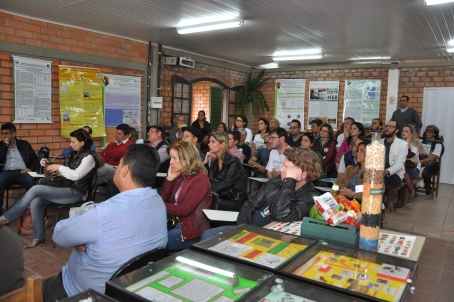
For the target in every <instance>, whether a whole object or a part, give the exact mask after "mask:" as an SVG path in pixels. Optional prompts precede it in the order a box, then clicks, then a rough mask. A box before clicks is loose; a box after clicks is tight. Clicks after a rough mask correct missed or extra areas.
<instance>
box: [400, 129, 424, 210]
mask: <svg viewBox="0 0 454 302" xmlns="http://www.w3.org/2000/svg"><path fill="white" fill-rule="evenodd" d="M401 136H402V139H403V140H405V141H407V143H408V154H407V160H406V161H405V174H404V181H405V184H406V186H407V188H408V191H409V192H410V197H413V198H415V197H416V196H418V194H417V193H416V190H415V188H414V187H413V183H412V180H413V179H416V178H418V177H419V172H420V171H421V163H420V162H419V154H422V153H424V148H423V146H422V144H421V142H420V141H419V139H418V134H417V133H416V129H415V128H414V127H413V126H412V125H410V124H407V125H405V126H403V128H402V134H401ZM402 201H403V200H402ZM401 203H402V202H401ZM402 206H403V203H402V204H398V205H397V206H395V207H397V208H401V207H402Z"/></svg>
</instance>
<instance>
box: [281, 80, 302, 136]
mask: <svg viewBox="0 0 454 302" xmlns="http://www.w3.org/2000/svg"><path fill="white" fill-rule="evenodd" d="M274 84H275V90H274V91H275V93H274V99H275V106H274V107H275V111H274V112H275V115H274V117H275V118H277V119H278V120H279V121H280V122H281V127H282V128H284V129H286V130H289V126H290V122H291V121H292V120H293V119H297V120H299V121H300V122H301V125H304V93H305V89H306V79H277V80H276V81H275V82H274Z"/></svg>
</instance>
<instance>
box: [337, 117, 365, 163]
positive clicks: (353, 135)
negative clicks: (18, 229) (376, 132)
mask: <svg viewBox="0 0 454 302" xmlns="http://www.w3.org/2000/svg"><path fill="white" fill-rule="evenodd" d="M349 132H350V135H349V137H347V138H346V139H345V140H344V142H343V143H342V145H341V146H340V148H339V150H338V151H337V154H336V162H338V161H339V157H341V156H342V154H344V153H345V152H348V151H350V150H351V148H352V146H353V145H354V144H355V142H356V140H357V139H358V137H360V136H366V133H365V132H364V126H363V124H361V123H359V122H354V123H353V124H352V125H351V127H350V131H349Z"/></svg>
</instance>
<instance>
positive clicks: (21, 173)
mask: <svg viewBox="0 0 454 302" xmlns="http://www.w3.org/2000/svg"><path fill="white" fill-rule="evenodd" d="M1 134H2V140H1V141H0V215H1V214H3V195H4V192H5V190H6V189H8V187H9V186H11V185H12V184H19V185H21V186H22V187H24V188H25V189H26V190H27V191H28V190H29V189H30V188H31V187H33V186H34V185H35V181H34V180H33V177H31V176H30V174H28V173H27V172H31V171H36V168H37V165H38V156H36V153H35V151H34V150H33V148H32V146H31V145H30V143H29V142H27V141H25V140H21V139H17V138H16V126H14V124H13V123H4V124H3V125H2V127H1Z"/></svg>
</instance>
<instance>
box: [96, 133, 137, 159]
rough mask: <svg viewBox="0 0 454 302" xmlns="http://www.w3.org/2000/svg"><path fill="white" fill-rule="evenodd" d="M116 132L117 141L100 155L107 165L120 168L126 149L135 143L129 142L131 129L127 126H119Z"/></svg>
mask: <svg viewBox="0 0 454 302" xmlns="http://www.w3.org/2000/svg"><path fill="white" fill-rule="evenodd" d="M116 130H117V131H116V132H115V141H114V142H113V143H110V144H108V145H107V147H106V148H105V149H104V150H102V151H101V152H100V153H99V154H100V155H101V157H102V158H103V159H104V161H105V162H106V164H108V165H111V166H118V164H119V163H120V159H121V158H122V157H123V155H125V153H126V149H128V147H129V145H132V144H133V142H132V141H130V140H129V134H130V133H131V127H129V125H127V124H120V125H118V126H117V128H116Z"/></svg>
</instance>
